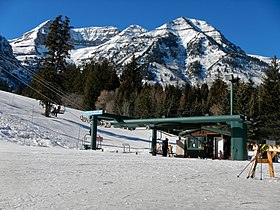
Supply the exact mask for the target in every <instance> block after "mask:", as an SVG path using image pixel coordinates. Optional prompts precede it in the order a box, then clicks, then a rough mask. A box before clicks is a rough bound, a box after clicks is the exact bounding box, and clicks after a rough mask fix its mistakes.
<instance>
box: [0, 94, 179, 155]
mask: <svg viewBox="0 0 280 210" xmlns="http://www.w3.org/2000/svg"><path fill="white" fill-rule="evenodd" d="M0 104H1V106H0V140H5V141H9V142H14V143H17V144H20V145H28V146H43V147H57V146H59V147H63V148H78V149H80V148H82V141H83V139H84V137H85V135H86V134H89V124H88V123H85V122H82V121H81V120H80V115H81V113H82V112H81V111H79V110H75V109H71V108H66V111H65V113H64V114H59V115H58V117H57V118H55V117H51V118H46V117H44V116H43V113H44V110H43V108H42V107H41V106H39V102H38V101H37V100H35V99H31V98H27V97H24V96H20V95H16V94H12V93H8V92H4V91H0ZM98 134H99V135H101V136H102V137H103V138H104V141H103V143H102V148H103V149H104V150H105V151H108V150H109V151H116V150H119V151H122V144H123V143H129V144H130V146H131V151H133V152H135V151H138V152H146V153H148V152H149V151H150V150H149V148H150V146H151V145H150V141H151V138H150V136H151V131H148V130H146V129H136V130H135V131H130V130H126V129H120V128H113V127H112V128H104V127H98ZM160 136H161V137H162V138H165V137H166V136H165V135H164V134H159V137H160ZM168 138H169V139H170V141H171V143H175V140H176V137H170V136H169V137H168ZM87 140H88V141H90V139H89V138H88V139H87Z"/></svg>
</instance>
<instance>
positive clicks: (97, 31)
mask: <svg viewBox="0 0 280 210" xmlns="http://www.w3.org/2000/svg"><path fill="white" fill-rule="evenodd" d="M49 24H50V21H46V22H45V23H42V24H41V25H39V26H38V27H36V28H35V29H33V30H32V31H30V32H27V33H26V34H24V35H23V36H22V37H21V38H18V39H14V40H11V41H10V44H11V45H12V47H13V50H14V55H15V56H16V58H18V59H19V60H21V61H22V62H25V61H28V62H29V63H30V61H32V59H34V58H37V57H41V56H43V53H44V52H45V51H46V49H45V47H44V45H43V43H44V40H45V38H46V35H47V33H48V26H49ZM71 37H72V44H73V45H74V49H73V50H72V51H71V59H72V60H73V61H74V62H75V63H76V64H81V63H83V62H89V61H92V60H93V61H101V60H104V59H107V60H109V62H111V63H113V64H114V65H116V66H118V67H119V68H118V69H119V72H118V73H119V74H121V72H122V67H123V66H124V65H125V64H126V63H127V62H129V61H130V59H131V57H132V56H133V55H134V56H135V57H136V59H137V61H138V63H139V64H141V65H142V66H143V81H144V82H148V83H160V84H162V85H166V84H184V83H186V82H189V83H191V84H193V85H196V84H201V83H204V82H206V83H208V84H211V83H212V82H213V80H214V79H215V78H216V77H217V76H218V74H219V76H220V77H221V78H224V76H225V75H226V74H229V73H233V74H235V75H236V76H239V77H240V78H241V79H243V80H245V81H247V80H249V79H251V80H253V81H255V82H256V83H260V82H261V78H262V76H263V71H264V70H265V69H266V68H267V67H268V64H267V62H265V61H266V60H265V59H259V58H258V57H255V56H249V55H246V53H245V52H244V51H243V50H242V49H241V48H240V47H238V46H236V45H234V44H233V43H231V42H230V41H229V40H227V39H226V38H225V37H224V36H223V35H222V33H221V32H220V31H219V30H217V29H216V28H214V27H213V26H211V25H209V24H208V23H207V22H205V21H201V20H196V19H188V18H184V17H181V18H178V19H175V20H173V21H171V22H169V23H166V24H164V25H162V26H161V27H158V28H156V29H154V30H152V31H147V30H146V29H144V28H142V27H141V26H138V25H131V26H129V27H128V28H127V29H125V30H123V31H120V30H119V29H117V28H115V27H88V28H80V29H72V30H71Z"/></svg>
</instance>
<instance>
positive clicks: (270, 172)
mask: <svg viewBox="0 0 280 210" xmlns="http://www.w3.org/2000/svg"><path fill="white" fill-rule="evenodd" d="M272 158H273V157H272V152H269V151H267V159H268V165H269V174H270V177H274V169H273V163H272Z"/></svg>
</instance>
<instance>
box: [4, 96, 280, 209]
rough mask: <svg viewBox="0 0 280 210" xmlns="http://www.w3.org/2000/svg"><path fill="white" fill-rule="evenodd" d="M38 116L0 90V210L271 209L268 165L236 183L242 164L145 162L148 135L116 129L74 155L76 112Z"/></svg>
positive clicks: (273, 183) (31, 106)
mask: <svg viewBox="0 0 280 210" xmlns="http://www.w3.org/2000/svg"><path fill="white" fill-rule="evenodd" d="M42 112H43V110H42V109H41V108H40V107H39V104H38V102H37V101H36V100H33V99H29V98H26V97H23V96H19V95H14V94H11V93H7V92H3V91H0V186H1V187H0V198H1V199H0V209H108V210H110V209H124V210H126V209H130V210H131V209H197V210H200V209H201V210H202V209H203V210H204V209H248V210H249V209H278V205H279V195H280V186H279V184H280V178H279V176H280V174H279V173H280V164H277V163H274V164H273V165H274V171H275V176H276V177H275V178H271V177H269V168H268V164H258V165H257V167H256V177H255V178H254V179H246V176H247V174H248V170H249V167H247V168H246V170H245V171H244V172H243V173H242V175H241V176H240V178H237V177H236V176H237V175H238V174H240V172H241V171H242V170H243V169H244V168H245V167H246V166H247V165H248V164H249V161H229V160H212V159H207V160H206V159H189V158H175V157H162V156H160V155H158V156H152V155H150V154H149V153H148V149H147V148H148V147H149V141H148V140H149V136H150V132H149V131H147V130H135V131H128V130H123V129H119V128H107V129H105V128H99V130H98V133H99V134H100V135H102V136H103V137H104V142H103V146H102V147H103V148H104V151H103V152H102V151H100V150H97V151H92V150H78V149H75V148H76V147H77V146H78V145H79V144H78V142H79V140H80V139H81V137H82V136H83V135H84V134H85V133H87V132H88V125H87V124H85V123H83V122H81V121H80V119H79V115H80V111H78V110H73V109H66V112H65V114H64V115H59V116H58V117H57V118H45V117H43V116H42ZM170 139H171V138H170ZM122 143H129V144H130V145H131V147H132V149H131V151H132V152H131V153H123V152H122ZM68 148H73V149H68ZM117 150H118V153H117V152H116V151H117ZM136 151H137V155H136ZM260 172H261V173H260ZM260 179H261V180H260ZM259 198H261V200H260V199H259Z"/></svg>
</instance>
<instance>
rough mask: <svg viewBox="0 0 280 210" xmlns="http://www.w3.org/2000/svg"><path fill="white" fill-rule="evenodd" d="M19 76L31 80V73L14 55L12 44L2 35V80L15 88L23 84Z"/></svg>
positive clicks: (0, 59)
mask: <svg viewBox="0 0 280 210" xmlns="http://www.w3.org/2000/svg"><path fill="white" fill-rule="evenodd" d="M17 78H20V79H21V80H23V81H24V82H26V83H28V82H30V74H29V72H27V71H26V69H24V68H22V66H21V65H20V62H19V61H18V60H17V59H16V58H15V57H14V55H13V49H12V46H11V45H10V44H9V42H8V41H7V40H6V39H5V38H4V37H2V36H0V80H1V82H3V81H4V82H5V83H6V85H7V86H8V87H9V88H10V89H13V90H15V89H16V88H18V87H20V86H22V84H21V83H20V82H19V81H18V79H17Z"/></svg>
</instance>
